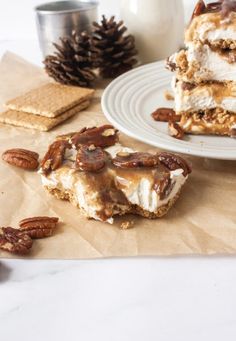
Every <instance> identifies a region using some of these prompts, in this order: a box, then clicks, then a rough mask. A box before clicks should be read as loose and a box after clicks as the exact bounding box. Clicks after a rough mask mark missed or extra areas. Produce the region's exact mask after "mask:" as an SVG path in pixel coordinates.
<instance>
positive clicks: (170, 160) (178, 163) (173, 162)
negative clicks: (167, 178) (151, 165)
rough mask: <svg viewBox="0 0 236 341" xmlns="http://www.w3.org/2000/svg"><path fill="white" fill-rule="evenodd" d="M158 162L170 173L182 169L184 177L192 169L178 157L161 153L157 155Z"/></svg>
mask: <svg viewBox="0 0 236 341" xmlns="http://www.w3.org/2000/svg"><path fill="white" fill-rule="evenodd" d="M159 160H160V162H161V164H162V165H164V166H165V167H166V168H168V169H169V170H171V171H174V170H176V169H179V168H181V169H183V175H184V176H187V175H188V174H190V173H191V172H192V169H191V167H190V166H189V164H188V163H187V161H185V160H184V159H183V158H182V157H180V156H179V155H175V154H171V153H166V152H163V153H160V154H159Z"/></svg>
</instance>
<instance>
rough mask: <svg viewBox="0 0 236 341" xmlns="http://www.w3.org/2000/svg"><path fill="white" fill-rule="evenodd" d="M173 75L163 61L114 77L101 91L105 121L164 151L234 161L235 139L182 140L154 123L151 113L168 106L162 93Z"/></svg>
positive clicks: (192, 136)
mask: <svg viewBox="0 0 236 341" xmlns="http://www.w3.org/2000/svg"><path fill="white" fill-rule="evenodd" d="M171 78H172V75H171V73H170V72H168V71H167V70H166V69H165V67H164V62H157V63H152V64H148V65H145V66H141V67H139V68H137V69H134V70H132V71H130V72H127V73H125V74H124V75H122V76H120V77H118V78H116V79H115V80H114V81H113V82H112V83H111V84H110V85H109V86H108V87H107V88H106V90H105V91H104V93H103V97H102V108H103V112H104V114H105V116H106V117H107V119H108V120H109V121H110V122H111V123H112V124H113V125H114V126H115V127H117V128H118V129H119V130H120V131H122V132H123V133H125V134H126V135H128V136H131V137H133V138H135V139H137V140H140V141H142V142H145V143H148V144H150V145H152V146H155V147H159V148H162V149H165V150H170V151H174V152H179V153H183V154H190V155H195V156H200V157H208V158H215V159H223V160H236V139H233V138H230V137H217V136H203V135H198V136H194V135H187V136H186V138H185V140H184V141H181V140H177V139H175V138H172V137H171V136H169V134H168V128H167V123H160V122H155V121H154V120H153V119H152V117H151V113H152V112H153V111H154V110H155V109H156V108H158V107H170V106H171V105H173V104H172V102H170V101H167V100H165V98H164V92H165V91H166V90H167V89H170V83H171Z"/></svg>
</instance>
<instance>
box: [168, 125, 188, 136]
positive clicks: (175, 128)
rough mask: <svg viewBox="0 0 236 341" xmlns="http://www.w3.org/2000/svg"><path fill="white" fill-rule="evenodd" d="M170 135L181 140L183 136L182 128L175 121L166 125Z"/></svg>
mask: <svg viewBox="0 0 236 341" xmlns="http://www.w3.org/2000/svg"><path fill="white" fill-rule="evenodd" d="M168 128H169V134H170V136H172V137H174V138H176V139H178V140H182V139H183V137H184V130H183V129H182V128H181V127H180V125H178V123H176V122H169V125H168Z"/></svg>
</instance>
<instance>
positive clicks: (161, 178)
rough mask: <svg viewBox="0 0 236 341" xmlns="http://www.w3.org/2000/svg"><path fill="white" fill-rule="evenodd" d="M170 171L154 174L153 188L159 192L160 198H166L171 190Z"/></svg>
mask: <svg viewBox="0 0 236 341" xmlns="http://www.w3.org/2000/svg"><path fill="white" fill-rule="evenodd" d="M172 187H173V186H172V182H171V177H170V173H169V172H168V173H161V174H159V173H157V174H156V176H155V181H154V186H153V189H154V190H155V191H156V192H157V194H159V196H160V199H161V200H164V199H165V198H167V197H168V196H169V194H170V192H171V190H172Z"/></svg>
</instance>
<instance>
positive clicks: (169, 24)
mask: <svg viewBox="0 0 236 341" xmlns="http://www.w3.org/2000/svg"><path fill="white" fill-rule="evenodd" d="M121 19H122V20H124V23H125V25H126V26H127V27H128V31H129V33H131V34H133V35H134V36H135V40H136V47H137V49H138V52H139V58H140V61H141V63H143V64H145V63H150V62H154V61H156V60H161V59H165V58H166V57H168V56H169V55H171V54H172V53H173V52H175V51H177V50H178V49H179V48H180V47H181V46H182V44H183V37H184V8H183V2H182V0H122V1H121Z"/></svg>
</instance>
